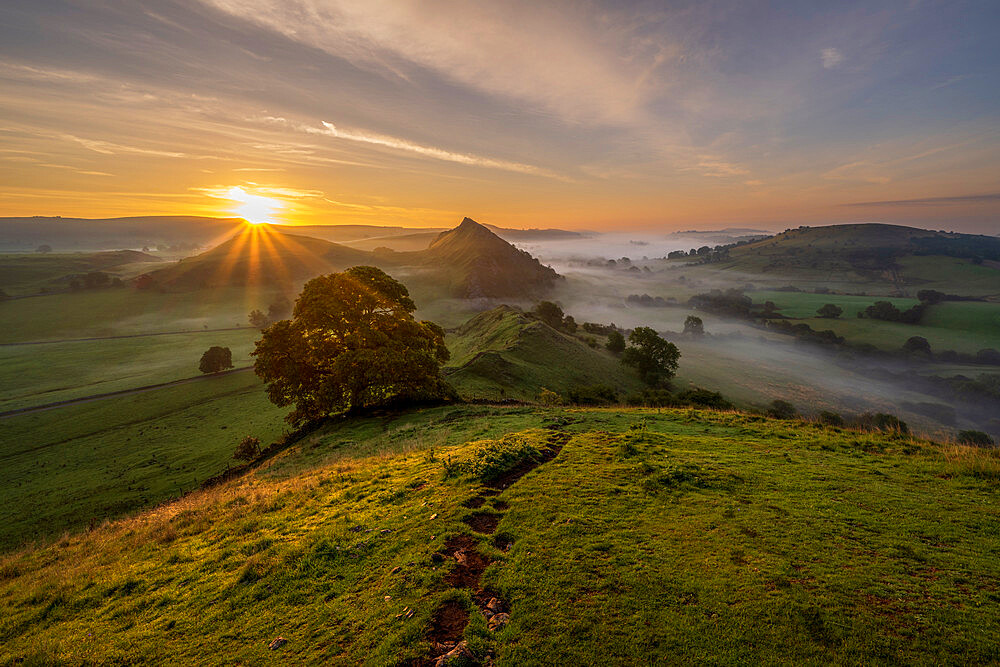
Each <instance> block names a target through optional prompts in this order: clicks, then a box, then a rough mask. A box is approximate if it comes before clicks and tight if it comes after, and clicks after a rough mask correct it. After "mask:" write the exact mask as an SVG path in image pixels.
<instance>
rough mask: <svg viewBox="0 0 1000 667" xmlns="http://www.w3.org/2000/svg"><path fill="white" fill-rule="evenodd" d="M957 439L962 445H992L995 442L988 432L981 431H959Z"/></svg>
mask: <svg viewBox="0 0 1000 667" xmlns="http://www.w3.org/2000/svg"><path fill="white" fill-rule="evenodd" d="M958 441H959V443H961V444H963V445H973V446H975V447H992V446H993V445H995V444H996V442H994V440H993V438H991V437H990V435H989V434H988V433H984V432H983V431H959V433H958Z"/></svg>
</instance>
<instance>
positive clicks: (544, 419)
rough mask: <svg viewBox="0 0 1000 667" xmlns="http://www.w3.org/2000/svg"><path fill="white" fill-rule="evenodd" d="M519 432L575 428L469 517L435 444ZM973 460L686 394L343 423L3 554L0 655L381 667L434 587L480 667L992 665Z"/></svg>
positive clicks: (462, 487) (993, 514)
mask: <svg viewBox="0 0 1000 667" xmlns="http://www.w3.org/2000/svg"><path fill="white" fill-rule="evenodd" d="M540 426H547V427H549V428H550V429H556V430H561V431H563V432H565V433H567V434H568V435H570V436H571V439H570V440H569V441H568V442H567V443H566V445H565V447H564V449H563V450H562V452H561V453H560V455H559V456H558V457H557V458H556V459H555V460H554V461H551V462H549V463H546V464H544V465H543V466H541V467H539V468H537V469H536V470H534V471H533V472H531V473H529V474H528V475H527V476H525V477H524V478H523V479H521V480H520V481H519V482H517V483H516V484H515V485H514V486H512V487H511V489H510V490H508V491H506V492H505V493H504V494H503V496H502V500H503V501H504V502H505V503H507V504H509V509H507V510H506V512H505V513H503V514H502V518H501V519H500V523H499V526H498V527H497V532H496V533H495V535H494V537H495V538H496V539H491V538H490V537H489V536H486V535H481V534H477V533H471V532H469V528H468V527H467V526H466V525H465V524H464V523H462V519H463V518H466V517H467V516H468V514H469V510H466V509H465V508H464V507H463V506H462V503H463V502H464V501H466V500H468V499H469V498H470V497H471V496H472V495H475V493H476V488H477V483H476V481H475V480H473V479H472V478H470V477H464V476H452V477H448V478H446V477H445V474H444V469H445V466H444V463H445V458H446V457H452V458H453V459H464V458H465V457H468V456H471V455H472V454H473V452H474V451H475V450H476V448H477V447H478V445H477V444H474V443H475V441H477V440H481V439H482V438H483V437H490V438H496V437H498V436H499V435H503V433H514V434H518V433H519V434H521V437H523V438H528V439H530V438H533V437H535V436H534V435H533V434H535V433H537V431H536V430H534V429H537V428H538V427H540ZM484 432H489V433H491V434H492V435H484V434H483V433H484ZM373 441H377V442H378V444H372V443H373ZM972 454H974V453H973V452H969V451H968V450H962V451H961V452H959V451H958V450H957V449H955V448H947V447H940V446H937V445H933V444H931V443H927V442H921V441H912V440H909V439H903V438H898V437H891V436H888V435H878V434H863V433H857V432H853V431H843V430H837V429H827V428H823V427H817V426H814V425H810V424H805V423H802V422H795V421H768V420H765V419H762V418H758V417H749V416H745V415H740V414H734V413H725V414H724V413H706V412H697V411H687V410H664V411H650V410H618V409H608V410H572V411H571V410H545V409H532V408H518V409H502V408H486V407H482V406H465V407H444V408H437V409H433V410H425V411H421V412H415V413H407V414H402V415H384V416H381V417H370V418H366V419H359V420H352V421H345V422H340V423H337V424H333V425H331V426H329V427H328V428H327V429H325V430H323V431H321V432H318V433H317V434H315V435H314V436H313V437H311V438H310V439H308V440H307V441H304V442H302V443H300V445H299V446H298V447H296V448H293V449H292V450H289V451H288V452H286V453H285V454H284V455H283V456H282V457H281V458H279V459H278V460H276V461H275V462H274V463H273V465H272V466H270V467H269V468H267V469H263V470H261V471H259V472H258V473H257V474H255V475H252V476H250V477H247V478H245V479H242V480H238V481H235V482H232V483H229V484H227V485H225V486H223V487H220V488H216V489H212V490H209V491H203V492H197V493H195V494H192V495H190V496H186V497H185V498H183V499H181V500H179V501H177V502H175V503H172V504H170V505H166V506H163V507H161V508H158V509H156V510H154V511H151V512H148V513H145V514H142V515H140V516H137V517H135V518H131V519H127V520H123V521H121V522H117V523H114V524H110V525H107V526H104V527H99V528H96V529H94V530H92V531H89V532H86V533H79V534H75V535H71V536H67V537H66V538H64V539H62V540H60V541H59V542H58V543H56V544H53V545H50V546H46V547H43V548H38V549H32V550H27V551H23V552H21V553H18V554H14V555H11V556H9V557H7V558H6V559H4V560H3V561H0V663H5V664H6V663H9V662H14V661H16V660H20V659H25V660H26V661H32V660H33V661H36V662H45V661H49V662H67V663H71V664H76V663H84V662H86V663H91V662H95V663H96V662H101V663H123V662H143V661H158V660H161V659H162V657H163V656H170V660H171V661H173V662H177V663H191V662H197V663H204V664H222V663H226V664H231V663H263V662H272V661H274V660H275V659H280V660H284V661H292V662H300V663H319V662H322V663H327V664H352V665H353V664H359V663H367V664H403V663H405V661H407V660H408V659H412V658H419V657H423V656H426V655H428V652H429V649H430V646H429V643H428V642H427V641H426V639H425V636H426V633H427V631H428V628H429V627H430V625H431V623H432V618H433V616H434V613H435V610H437V609H438V608H439V607H440V606H441V605H443V604H444V603H446V602H449V601H450V602H452V603H455V604H457V605H458V606H459V607H464V608H466V609H468V610H469V613H470V618H469V623H468V626H467V627H466V628H465V630H464V636H465V638H466V639H467V640H468V641H469V646H470V648H472V650H473V651H474V652H475V653H476V654H477V656H478V658H480V659H483V658H485V656H486V654H487V652H492V654H493V655H494V656H495V660H496V664H498V665H514V664H597V663H600V664H635V663H661V662H664V663H694V662H698V663H750V662H753V663H759V662H770V663H776V662H782V663H800V664H801V663H808V664H819V663H825V664H858V663H872V662H877V663H890V662H902V663H913V662H918V663H926V664H933V663H953V662H962V663H986V662H991V661H996V660H997V659H1000V642H998V641H997V631H998V630H1000V605H998V604H997V603H998V602H1000V595H998V585H1000V565H998V563H1000V560H998V559H997V558H996V554H997V551H998V547H1000V545H998V536H997V533H996V530H995V526H996V524H997V521H998V519H1000V516H998V514H1000V509H998V507H997V505H996V503H995V497H996V491H997V484H998V481H1000V480H998V476H997V470H996V466H995V458H994V465H993V467H985V468H984V466H982V465H981V464H980V463H978V462H977V459H976V457H972V458H970V456H972ZM974 459H975V460H974ZM499 511H502V510H499ZM499 511H498V510H493V513H494V514H496V513H498V512H499ZM462 533H465V534H468V535H469V536H470V537H469V539H471V540H472V542H473V543H474V544H475V545H476V548H477V549H478V550H479V552H481V553H482V554H484V555H485V556H487V557H488V558H490V559H491V560H492V564H491V565H490V566H489V567H488V568H487V569H486V571H485V572H484V573H483V576H482V581H481V585H482V586H483V587H484V588H485V589H486V590H488V591H490V593H491V594H494V595H497V596H499V597H500V598H502V599H503V600H505V601H506V604H507V605H508V606H509V610H510V614H511V618H510V623H509V624H508V625H507V626H506V627H505V628H503V629H502V630H500V631H498V632H492V631H489V630H487V629H486V622H485V619H484V618H483V616H482V615H481V614H480V613H479V611H478V609H477V608H476V607H475V606H474V605H473V604H472V599H471V597H470V592H471V591H469V590H467V589H460V588H454V587H453V586H452V585H451V584H449V583H448V581H446V580H445V576H446V574H447V573H448V572H449V571H450V570H451V568H453V567H455V565H454V562H453V561H452V560H451V559H450V558H446V559H445V560H444V561H441V560H440V559H438V560H435V559H434V558H432V556H433V554H434V553H435V552H437V551H439V550H441V547H442V544H443V543H444V541H445V540H446V539H447V538H448V537H449V536H452V535H456V534H462ZM507 544H509V545H511V546H510V547H509V550H506V551H505V550H501V549H500V548H498V546H497V545H507ZM449 563H450V564H449ZM406 609H411V610H414V612H415V613H414V614H413V615H412V617H410V618H406V617H405V615H403V616H399V615H400V614H402V612H403V611H404V610H406ZM279 635H280V636H283V637H285V638H286V639H288V640H289V642H288V644H287V645H286V646H284V647H283V648H282V649H279V651H278V652H271V651H269V650H268V648H267V646H268V643H269V642H270V641H271V640H272V639H274V638H275V637H277V636H279ZM209 647H210V648H209Z"/></svg>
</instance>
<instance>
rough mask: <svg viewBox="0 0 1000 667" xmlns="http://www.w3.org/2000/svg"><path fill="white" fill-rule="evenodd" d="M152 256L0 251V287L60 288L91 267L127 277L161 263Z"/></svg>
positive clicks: (14, 291)
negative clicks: (10, 252) (8, 252)
mask: <svg viewBox="0 0 1000 667" xmlns="http://www.w3.org/2000/svg"><path fill="white" fill-rule="evenodd" d="M145 259H153V258H149V257H148V256H145V255H141V254H138V253H132V252H129V251H110V252H98V253H49V254H38V253H35V254H29V253H12V254H0V288H2V289H3V290H4V291H5V292H6V293H7V294H9V295H11V296H20V295H25V294H35V293H37V292H38V291H39V290H42V289H49V290H63V289H67V288H68V287H69V282H70V280H71V279H72V278H73V277H75V276H79V275H82V274H85V273H90V272H91V271H104V272H109V273H110V274H111V275H113V276H116V277H122V278H124V279H128V278H130V277H132V276H134V275H136V274H137V273H140V272H141V271H142V270H143V269H144V268H145V269H148V270H152V269H154V268H158V267H160V266H162V264H161V263H160V262H157V261H143V262H137V260H145Z"/></svg>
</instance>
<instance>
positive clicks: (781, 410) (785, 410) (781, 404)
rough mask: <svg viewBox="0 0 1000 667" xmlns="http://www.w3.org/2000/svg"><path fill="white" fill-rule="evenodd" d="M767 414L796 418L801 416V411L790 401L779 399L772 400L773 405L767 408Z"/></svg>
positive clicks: (776, 417)
mask: <svg viewBox="0 0 1000 667" xmlns="http://www.w3.org/2000/svg"><path fill="white" fill-rule="evenodd" d="M767 416H768V417H774V418H775V419H795V418H796V417H798V416H799V411H798V410H796V409H795V406H794V405H792V404H791V403H789V402H788V401H782V400H780V399H779V400H776V401H771V405H770V407H768V409H767Z"/></svg>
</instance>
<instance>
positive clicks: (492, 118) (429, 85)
mask: <svg viewBox="0 0 1000 667" xmlns="http://www.w3.org/2000/svg"><path fill="white" fill-rule="evenodd" d="M997 35H1000V2H997V1H996V0H984V1H980V2H964V1H961V0H947V1H933V0H885V1H882V0H865V1H864V2H852V1H850V0H838V1H837V2H828V1H817V2H810V1H808V0H792V1H789V2H776V1H774V2H760V1H755V0H740V1H730V2H723V1H715V0H697V1H691V2H673V1H670V0H660V1H657V2H623V1H621V0H619V1H616V2H612V1H609V2H598V1H590V0H574V1H567V2H561V1H558V0H553V1H549V2H539V1H537V0H534V1H524V2H522V1H521V0H504V2H472V1H471V0H470V1H467V2H459V1H454V0H419V1H417V0H392V1H390V0H358V1H353V2H352V1H346V0H80V1H75V0H31V1H30V2H27V1H24V2H21V1H17V0H7V1H4V2H0V216H29V215H63V216H78V217H95V218H96V217H113V216H126V215H212V216H214V215H219V216H226V215H234V214H240V212H244V213H247V214H248V215H258V216H260V217H262V218H263V219H268V220H273V221H276V222H284V223H288V224H306V223H308V224H319V223H326V224H376V225H406V226H415V227H440V226H452V225H455V224H457V223H458V222H459V221H461V219H462V217H464V216H469V217H472V218H475V219H477V220H479V221H480V222H487V223H492V224H497V225H502V226H506V227H523V228H527V227H561V228H566V229H589V230H597V231H607V230H649V231H659V230H662V231H664V232H669V231H674V230H681V229H692V228H699V229H707V228H724V227H735V226H738V227H752V228H759V229H770V230H780V229H784V228H786V227H789V226H798V225H800V224H830V223H838V222H871V221H881V222H893V223H899V224H913V225H917V226H923V227H931V228H934V229H953V230H957V231H967V232H979V233H992V234H997V233H1000V42H998V38H997Z"/></svg>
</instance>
